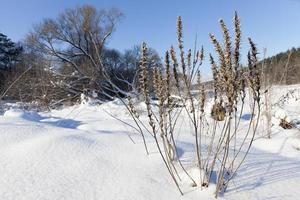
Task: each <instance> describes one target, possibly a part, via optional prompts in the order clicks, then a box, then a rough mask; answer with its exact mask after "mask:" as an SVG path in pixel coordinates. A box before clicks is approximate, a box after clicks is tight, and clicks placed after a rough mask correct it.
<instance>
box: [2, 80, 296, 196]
mask: <svg viewBox="0 0 300 200" xmlns="http://www.w3.org/2000/svg"><path fill="white" fill-rule="evenodd" d="M298 88H299V90H298ZM293 91H294V92H293ZM272 95H273V96H272V101H273V104H274V106H273V107H272V115H273V119H272V122H273V123H274V125H273V127H272V138H271V139H265V138H264V137H262V136H263V135H265V129H264V128H263V126H262V127H261V128H260V130H259V133H258V135H257V138H256V140H255V142H254V144H253V148H252V149H251V151H250V153H249V155H248V157H247V159H246V161H245V163H244V164H243V165H242V167H241V168H240V170H239V171H238V175H237V177H236V178H235V179H234V180H233V182H231V184H230V185H229V187H228V189H227V192H226V193H225V194H224V195H223V196H221V197H220V199H237V200H241V199H298V198H299V197H300V190H299V188H300V131H299V128H300V125H299V124H298V125H297V123H298V121H300V86H299V85H298V86H289V87H275V89H273V91H272ZM107 112H109V113H110V114H112V115H114V116H117V117H118V118H120V119H122V120H125V121H128V122H130V118H129V116H128V114H127V113H126V111H125V109H124V108H123V106H122V105H121V104H118V103H117V101H115V102H110V103H107V104H103V105H90V104H88V103H87V104H81V105H77V106H72V107H68V108H65V109H62V110H53V111H51V112H48V113H36V112H25V111H21V110H18V109H11V110H8V111H6V112H5V113H4V114H3V115H1V116H0V174H1V178H0V199H1V200H2V199H3V200H19V199H26V200H46V199H49V200H60V199H64V200H66V199H67V200H76V199H80V200H90V199H91V200H92V199H94V200H100V199H101V200H102V199H103V200H116V199H118V200H134V199H136V200H144V199H149V200H150V199H151V200H160V199H162V200H168V199H182V200H187V199H191V200H193V199H204V200H205V199H213V192H214V188H209V189H207V190H203V191H201V190H200V189H199V188H193V187H189V185H188V184H183V185H182V187H183V192H184V196H181V195H180V194H179V192H178V191H177V189H176V187H175V185H174V184H173V183H172V181H171V179H170V176H169V174H168V172H167V169H166V168H165V166H164V165H163V162H162V160H161V157H160V155H159V153H158V152H157V150H156V148H155V144H154V141H153V140H152V138H151V137H150V136H147V137H146V140H147V143H148V146H149V149H150V155H149V156H147V155H146V153H145V150H144V145H143V142H142V138H141V137H140V136H139V135H138V134H137V133H135V132H134V131H133V130H132V129H131V128H129V127H128V126H125V125H124V124H122V123H121V122H119V121H117V120H116V119H114V118H112V117H111V116H110V115H109V114H107ZM282 116H286V117H287V119H288V120H289V121H292V122H293V123H295V124H296V126H298V127H296V128H294V129H289V130H284V129H282V128H281V127H280V126H279V124H278V120H279V118H281V117H282ZM243 120H245V121H246V120H247V118H246V117H245V118H244V119H243ZM297 120H298V121H297ZM297 128H298V129H297ZM189 137H191V138H192V137H193V136H188V135H185V136H183V137H181V138H178V140H177V142H178V146H179V148H180V151H181V159H182V160H183V161H185V160H188V159H190V157H191V156H192V155H194V146H193V145H192V143H189Z"/></svg>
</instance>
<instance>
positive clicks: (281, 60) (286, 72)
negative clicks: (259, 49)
mask: <svg viewBox="0 0 300 200" xmlns="http://www.w3.org/2000/svg"><path fill="white" fill-rule="evenodd" d="M260 64H261V66H262V69H263V72H264V73H263V77H262V78H263V80H265V81H267V82H268V83H269V84H279V85H281V84H285V85H290V84H296V83H300V48H292V49H290V50H288V51H285V52H282V53H279V54H277V55H274V56H272V57H269V58H266V59H263V60H262V61H261V63H260Z"/></svg>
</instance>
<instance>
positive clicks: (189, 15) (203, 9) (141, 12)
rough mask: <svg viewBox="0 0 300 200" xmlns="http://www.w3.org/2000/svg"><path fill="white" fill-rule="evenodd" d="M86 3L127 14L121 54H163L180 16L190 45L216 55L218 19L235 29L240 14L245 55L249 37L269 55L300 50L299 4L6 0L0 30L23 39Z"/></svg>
mask: <svg viewBox="0 0 300 200" xmlns="http://www.w3.org/2000/svg"><path fill="white" fill-rule="evenodd" d="M82 4H90V5H94V6H95V7H98V8H111V7H116V8H119V9H120V10H121V11H122V12H123V13H124V14H125V18H124V19H123V21H122V22H121V23H120V24H119V26H118V28H117V31H116V32H115V33H114V35H113V37H112V38H111V40H110V43H109V46H110V47H113V48H116V49H119V50H120V51H122V50H124V49H128V48H131V47H132V46H133V45H135V44H140V43H141V42H142V41H146V42H147V43H148V44H149V46H151V47H153V48H155V49H156V50H157V51H158V52H159V53H161V54H163V52H164V51H165V49H167V48H169V47H170V45H172V44H176V18H177V16H178V15H181V16H182V18H183V22H184V37H185V42H186V44H185V46H186V47H187V48H189V47H190V48H192V47H193V43H194V39H195V35H196V34H197V35H198V44H199V45H204V47H205V49H206V52H211V51H212V45H211V44H210V41H209V37H208V33H209V32H213V33H216V34H217V36H219V37H220V35H219V32H220V30H219V25H218V20H219V19H221V18H223V19H224V20H225V22H227V24H228V26H230V27H231V25H232V17H233V14H234V11H235V10H237V11H238V13H239V15H240V18H241V22H242V31H243V36H244V46H243V54H244V55H245V54H246V49H247V48H248V46H247V44H246V40H245V39H246V38H247V37H248V36H251V37H252V38H253V40H254V41H255V42H256V43H257V44H258V48H259V49H260V52H262V51H263V50H262V49H263V48H267V56H270V55H273V54H275V53H278V52H281V51H285V50H287V49H289V48H291V47H293V46H295V47H299V46H300V0H190V1H188V0H185V1H184V0H127V1H125V0H64V1H62V0H26V1H25V0H1V7H0V32H3V33H4V34H6V35H8V36H9V37H10V38H12V39H13V40H14V41H17V40H21V39H23V38H24V37H25V35H26V34H27V33H28V31H29V30H30V29H31V27H32V25H33V24H36V23H39V22H40V21H41V20H42V19H43V18H48V17H50V18H53V17H55V16H57V15H58V14H59V13H60V12H62V11H63V10H64V9H65V8H70V7H75V6H78V5H82ZM261 57H262V55H261Z"/></svg>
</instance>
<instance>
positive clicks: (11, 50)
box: [0, 33, 22, 69]
mask: <svg viewBox="0 0 300 200" xmlns="http://www.w3.org/2000/svg"><path fill="white" fill-rule="evenodd" d="M21 52H22V47H20V46H19V45H17V44H15V43H14V42H12V41H11V40H10V39H9V38H8V37H7V36H6V35H4V34H2V33H0V69H8V68H10V67H12V65H13V64H15V63H16V62H17V61H18V57H19V56H20V54H21Z"/></svg>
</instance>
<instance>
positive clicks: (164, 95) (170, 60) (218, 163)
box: [128, 13, 260, 197]
mask: <svg viewBox="0 0 300 200" xmlns="http://www.w3.org/2000/svg"><path fill="white" fill-rule="evenodd" d="M220 26H221V30H222V33H223V44H221V43H220V42H219V41H218V40H217V38H216V37H215V36H214V35H213V34H210V38H211V42H212V44H213V45H214V47H215V52H216V55H217V58H218V62H216V61H215V59H214V57H213V55H212V54H210V55H209V60H210V64H211V68H212V72H213V79H214V85H213V91H214V97H213V98H212V99H209V98H208V97H207V95H206V91H205V83H203V82H202V81H201V73H200V69H199V68H200V66H201V64H202V62H203V59H204V50H203V48H201V49H200V50H197V48H196V46H195V48H194V52H192V50H188V52H187V53H185V50H184V42H183V25H182V19H181V17H178V20H177V38H178V39H177V40H178V49H179V59H178V58H177V54H176V52H175V48H174V47H173V46H171V48H170V50H169V51H166V54H165V66H164V68H163V69H158V68H157V67H155V68H154V69H153V73H152V74H153V83H152V82H150V80H152V79H150V77H149V69H148V57H147V53H148V52H147V51H148V49H147V45H146V43H143V44H142V58H141V62H140V79H139V83H140V91H141V93H142V94H143V99H144V103H145V104H146V110H147V116H148V124H149V127H150V130H149V129H147V130H148V131H149V132H150V133H151V135H152V136H153V138H154V140H155V143H156V147H157V149H158V151H159V153H160V156H161V157H162V160H163V162H164V164H165V166H166V167H167V169H168V172H169V173H170V175H171V177H172V180H173V181H174V183H175V184H176V186H177V188H178V190H179V191H180V193H181V194H183V193H182V190H181V188H180V184H179V183H180V182H181V180H182V177H181V176H182V175H181V173H179V170H182V171H184V174H185V175H186V176H188V177H189V179H190V180H191V182H192V185H193V186H199V187H200V188H203V187H208V186H209V185H210V183H211V181H212V178H213V177H212V174H216V175H217V183H216V192H215V195H216V197H217V196H218V195H219V193H220V192H222V191H225V190H226V188H227V186H228V183H229V182H230V180H232V179H233V178H234V176H235V174H236V172H237V170H238V169H239V168H240V166H241V165H242V163H243V162H244V160H245V158H246V156H247V154H248V152H249V150H250V147H251V145H252V142H253V140H254V137H255V135H256V132H257V127H258V121H259V116H260V73H259V70H258V66H257V64H258V59H257V54H258V53H257V48H256V45H255V44H254V43H253V41H252V40H251V39H250V38H249V44H250V51H249V54H248V67H246V68H242V67H241V65H240V49H241V48H240V46H241V30H240V20H239V18H238V15H237V13H235V16H234V33H235V34H234V42H233V43H232V42H231V37H230V33H229V30H228V28H227V26H226V24H225V22H224V21H223V20H220ZM178 60H179V62H178ZM195 77H197V80H196V82H197V91H198V92H197V94H196V95H195V94H194V93H193V92H192V91H194V87H193V84H194V83H195V81H194V79H195ZM150 85H153V86H154V92H153V93H150V92H149V90H150V89H149V88H150ZM172 86H175V91H174V87H172ZM247 90H248V91H249V92H250V93H251V94H252V97H253V102H254V105H253V107H252V110H251V113H250V114H251V119H250V120H249V124H248V128H247V130H246V131H244V132H243V133H241V131H240V130H239V127H240V121H241V116H242V114H243V111H244V109H243V108H244V104H245V96H246V91H247ZM154 96H155V97H157V104H154V103H153V101H154V100H153V99H152V97H154ZM175 99H176V100H177V102H176V100H175ZM210 100H211V101H213V104H214V109H215V110H214V111H212V112H215V113H216V112H217V113H218V114H221V115H222V116H218V117H214V116H210V115H207V114H206V113H207V111H206V101H210ZM128 107H129V109H130V111H131V113H132V115H131V116H133V117H135V118H136V119H139V115H138V114H137V112H136V109H135V108H134V104H133V103H132V102H131V99H129V101H128ZM156 108H157V109H156ZM183 118H184V119H186V120H187V121H188V122H189V123H190V124H191V129H186V130H184V131H185V132H189V133H190V134H191V135H193V136H194V137H195V140H194V144H195V147H196V149H195V163H196V167H197V169H198V171H199V179H198V180H196V179H195V178H194V177H192V176H191V175H190V174H189V169H188V166H185V165H183V164H182V163H181V160H180V157H179V155H178V152H177V151H178V146H177V143H176V142H175V139H174V138H175V137H174V134H175V132H178V131H179V133H180V132H181V129H180V125H178V120H179V119H183ZM136 121H137V123H138V124H140V126H141V127H147V125H146V124H144V122H143V121H141V120H136ZM179 133H178V134H179ZM237 134H239V135H242V136H243V138H242V139H241V141H240V142H237V137H236V136H237ZM240 137H241V136H240ZM232 149H233V150H232ZM244 150H245V151H244Z"/></svg>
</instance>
